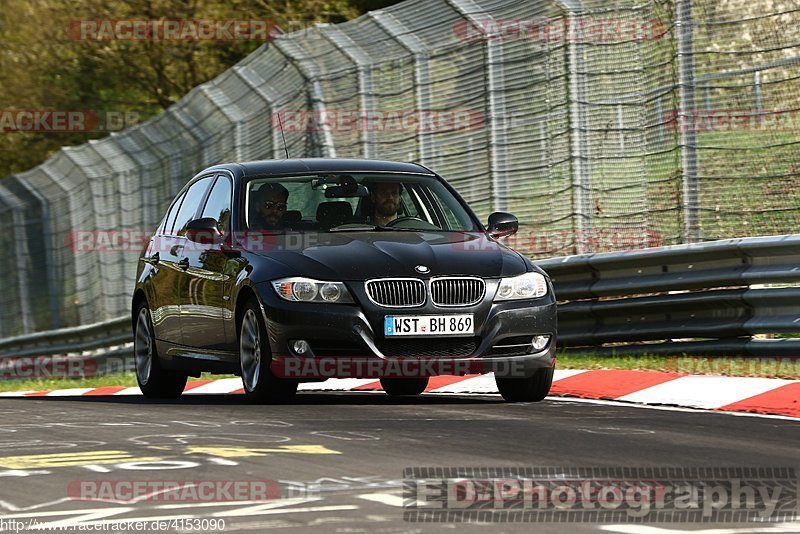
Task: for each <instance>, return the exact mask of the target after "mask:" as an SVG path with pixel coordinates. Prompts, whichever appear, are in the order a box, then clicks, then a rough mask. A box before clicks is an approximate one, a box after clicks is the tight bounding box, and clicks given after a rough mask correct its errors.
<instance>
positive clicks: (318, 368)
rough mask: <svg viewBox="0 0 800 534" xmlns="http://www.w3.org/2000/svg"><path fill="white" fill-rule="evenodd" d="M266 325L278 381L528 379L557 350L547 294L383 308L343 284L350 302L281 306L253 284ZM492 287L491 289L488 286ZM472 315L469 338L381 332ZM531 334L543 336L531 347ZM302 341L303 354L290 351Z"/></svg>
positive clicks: (553, 311)
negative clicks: (396, 321) (412, 320)
mask: <svg viewBox="0 0 800 534" xmlns="http://www.w3.org/2000/svg"><path fill="white" fill-rule="evenodd" d="M257 288H258V292H259V297H260V300H261V302H262V309H263V312H264V318H265V322H266V325H267V334H268V336H269V343H270V348H271V350H272V359H273V362H272V369H273V372H275V374H277V375H279V376H286V377H293V378H298V379H301V380H319V379H323V378H333V377H336V378H346V377H347V378H383V377H390V376H392V377H407V378H411V377H415V376H430V375H463V374H471V373H485V372H494V373H495V374H497V375H498V376H508V377H524V376H531V375H532V374H533V373H535V372H536V370H537V369H541V368H548V367H553V366H554V365H555V351H556V341H557V339H556V334H557V323H556V303H555V299H554V298H553V293H552V291H551V292H549V293H548V295H546V296H544V297H541V298H538V299H534V300H519V301H506V302H492V299H491V298H490V296H491V295H493V294H494V292H493V291H487V297H486V298H484V300H483V301H482V302H481V303H479V304H477V305H475V306H472V307H463V308H450V309H442V308H436V307H434V306H432V305H430V304H426V305H425V306H422V307H418V308H414V309H390V308H383V307H379V306H377V305H375V304H372V303H370V302H368V301H367V299H366V298H364V296H363V294H360V292H359V289H358V288H353V287H350V289H351V292H352V293H353V294H354V297H355V299H356V301H357V303H356V304H318V303H303V302H288V301H285V300H282V299H281V298H279V297H278V296H277V295H276V294H275V292H274V290H273V289H272V287H271V286H270V285H269V284H268V283H264V284H258V285H257ZM489 289H492V288H489ZM462 313H471V314H473V317H474V320H475V331H474V334H473V335H472V336H470V337H464V336H460V337H459V336H456V337H445V336H441V337H435V336H423V337H414V338H405V339H389V338H387V337H386V336H384V334H383V330H382V325H383V320H384V317H385V316H386V315H402V314H413V315H429V314H430V315H447V314H462ZM534 336H549V341H548V343H547V344H546V345H545V346H544V347H541V348H539V349H538V350H535V349H534V348H533V345H532V344H531V340H532V338H533V337H534ZM298 340H304V341H306V342H307V343H308V347H309V348H308V350H307V351H305V352H304V353H303V354H298V353H296V352H295V351H294V349H293V345H294V342H295V341H298Z"/></svg>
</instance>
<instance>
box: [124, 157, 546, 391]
mask: <svg viewBox="0 0 800 534" xmlns="http://www.w3.org/2000/svg"><path fill="white" fill-rule="evenodd" d="M517 228H518V222H517V219H516V218H515V217H514V216H513V215H510V214H508V213H500V212H498V213H493V214H492V215H491V216H490V217H489V220H488V225H487V226H486V227H484V226H483V225H482V224H481V222H480V221H479V220H478V219H477V217H476V216H475V214H474V213H473V212H472V210H471V209H470V208H469V206H467V205H466V203H465V202H464V200H463V199H462V198H461V197H460V196H459V194H458V193H457V192H456V191H455V190H454V189H453V188H452V187H451V186H450V185H449V184H448V183H447V182H445V180H444V179H443V178H442V177H440V176H438V175H437V174H436V173H435V172H433V171H431V170H430V169H428V168H426V167H424V166H422V165H419V164H412V163H397V162H389V161H369V160H346V159H296V160H290V159H287V160H274V161H259V162H251V163H232V164H224V165H217V166H214V167H211V168H208V169H206V170H204V171H202V172H200V173H199V174H198V175H197V176H195V177H194V178H193V179H192V180H190V181H189V183H188V184H186V186H185V187H184V188H183V190H182V191H181V192H180V193H179V194H178V195H177V197H176V198H175V200H174V201H173V202H172V204H171V205H170V207H169V209H168V210H167V212H166V214H165V215H164V218H163V219H162V220H161V222H160V224H159V226H158V229H157V230H156V232H155V234H154V235H153V236H152V238H151V239H150V241H149V244H148V246H147V248H146V250H145V251H144V252H143V254H142V256H141V257H140V261H139V265H138V271H137V276H136V287H135V290H134V293H133V299H132V324H133V330H134V340H135V341H134V352H135V361H136V376H137V379H138V382H139V387H140V388H141V390H142V392H143V393H144V395H145V396H147V397H151V398H170V397H177V396H179V395H180V394H181V393H182V391H183V389H184V387H185V385H186V380H187V377H188V376H199V373H201V372H214V373H235V374H237V375H240V376H241V377H242V383H243V389H244V392H245V394H246V395H247V397H248V398H250V399H252V400H253V401H257V402H286V401H290V400H291V399H292V398H293V396H294V395H295V393H296V391H297V386H298V383H299V382H303V381H321V380H325V379H327V378H331V377H339V378H342V377H358V378H378V379H380V381H381V384H382V386H383V389H384V391H385V392H386V393H388V394H389V395H416V394H419V393H422V392H423V391H424V390H425V388H426V386H427V384H428V378H429V377H430V376H432V375H441V374H453V375H463V374H468V373H485V372H494V374H495V380H496V382H497V386H498V389H499V391H500V394H501V395H502V396H503V397H504V398H505V399H506V400H508V401H538V400H541V399H543V398H544V397H545V396H546V395H547V393H548V391H549V390H550V385H551V383H552V378H553V369H554V366H555V348H556V304H555V297H554V295H553V287H552V284H551V283H550V280H549V278H548V277H547V275H546V274H545V273H544V272H543V271H542V270H541V269H539V268H537V267H536V266H535V265H534V264H533V263H532V262H531V261H530V260H529V259H528V258H526V257H525V256H523V255H521V254H519V253H518V252H515V251H514V250H511V249H509V248H508V247H506V246H504V245H502V244H501V243H499V242H498V241H497V240H498V238H501V237H504V236H508V235H511V234H513V233H514V232H516V231H517Z"/></svg>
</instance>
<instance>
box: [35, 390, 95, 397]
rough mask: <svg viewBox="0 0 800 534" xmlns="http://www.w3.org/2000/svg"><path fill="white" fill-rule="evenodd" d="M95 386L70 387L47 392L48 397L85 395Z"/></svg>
mask: <svg viewBox="0 0 800 534" xmlns="http://www.w3.org/2000/svg"><path fill="white" fill-rule="evenodd" d="M93 389H95V388H69V389H57V390H55V391H51V392H49V393H47V394H46V395H45V396H46V397H78V396H80V395H83V394H84V393H88V392H90V391H92V390H93Z"/></svg>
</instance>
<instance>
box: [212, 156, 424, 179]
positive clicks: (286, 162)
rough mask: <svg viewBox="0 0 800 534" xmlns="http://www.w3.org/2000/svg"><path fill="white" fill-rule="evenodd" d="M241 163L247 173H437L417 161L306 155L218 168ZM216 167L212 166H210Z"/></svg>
mask: <svg viewBox="0 0 800 534" xmlns="http://www.w3.org/2000/svg"><path fill="white" fill-rule="evenodd" d="M232 166H238V167H239V168H240V169H241V170H242V172H243V174H244V176H260V175H268V174H289V173H295V172H297V173H306V172H311V173H317V172H370V171H371V172H397V173H415V174H426V175H429V176H434V173H433V172H431V171H430V170H429V169H426V168H425V167H423V166H422V165H419V164H417V163H401V162H397V161H384V160H373V159H339V158H303V159H273V160H263V161H248V162H242V163H229V164H223V165H217V166H216V167H215V168H230V167H232ZM209 170H212V169H209Z"/></svg>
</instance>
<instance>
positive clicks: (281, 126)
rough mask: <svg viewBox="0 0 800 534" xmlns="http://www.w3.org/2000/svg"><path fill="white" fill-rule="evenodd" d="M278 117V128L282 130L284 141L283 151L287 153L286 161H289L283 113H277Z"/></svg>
mask: <svg viewBox="0 0 800 534" xmlns="http://www.w3.org/2000/svg"><path fill="white" fill-rule="evenodd" d="M276 115H277V117H278V126H279V127H280V129H281V139H283V150H285V151H286V159H289V147H288V146H286V136H285V135H283V122H281V112H280V111H279V112H278V113H276Z"/></svg>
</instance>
